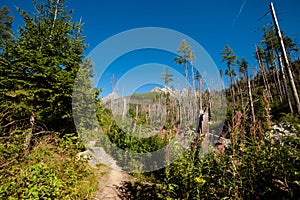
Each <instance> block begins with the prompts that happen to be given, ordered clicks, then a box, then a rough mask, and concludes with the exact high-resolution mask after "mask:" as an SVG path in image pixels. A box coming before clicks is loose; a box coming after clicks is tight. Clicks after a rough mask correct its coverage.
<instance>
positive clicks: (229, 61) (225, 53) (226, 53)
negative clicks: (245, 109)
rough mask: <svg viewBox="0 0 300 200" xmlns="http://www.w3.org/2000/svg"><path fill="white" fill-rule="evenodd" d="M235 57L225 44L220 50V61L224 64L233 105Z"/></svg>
mask: <svg viewBox="0 0 300 200" xmlns="http://www.w3.org/2000/svg"><path fill="white" fill-rule="evenodd" d="M236 60H237V56H236V55H235V54H234V52H233V50H232V49H231V47H230V46H229V45H228V44H227V45H226V46H225V48H224V49H223V50H222V61H225V62H226V71H225V74H226V75H227V76H228V78H229V84H230V86H229V87H230V91H231V98H232V102H233V103H234V104H235V90H234V85H233V83H234V78H235V76H236V72H235V70H234V66H236Z"/></svg>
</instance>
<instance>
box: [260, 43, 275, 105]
mask: <svg viewBox="0 0 300 200" xmlns="http://www.w3.org/2000/svg"><path fill="white" fill-rule="evenodd" d="M256 55H257V60H258V64H259V67H260V71H261V73H262V75H263V80H264V85H265V88H266V90H267V93H268V97H269V98H270V99H271V102H273V96H272V93H271V90H270V85H269V81H268V78H267V75H266V71H265V67H264V65H263V63H262V60H261V58H260V55H259V53H258V50H257V48H256Z"/></svg>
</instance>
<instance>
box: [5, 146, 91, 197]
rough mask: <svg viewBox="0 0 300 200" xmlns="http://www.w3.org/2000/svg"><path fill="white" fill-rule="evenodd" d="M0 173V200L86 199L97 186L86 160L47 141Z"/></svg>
mask: <svg viewBox="0 0 300 200" xmlns="http://www.w3.org/2000/svg"><path fill="white" fill-rule="evenodd" d="M69 151H70V149H69ZM1 153H2V149H1ZM0 174H1V175H0V176H1V184H0V198H1V199H86V198H87V197H90V196H91V195H92V192H93V191H94V190H95V189H96V186H97V180H96V173H95V172H94V171H93V170H92V169H91V168H89V167H88V165H87V163H85V162H82V161H79V160H77V158H75V157H70V156H68V154H66V152H63V151H62V149H59V148H57V147H54V146H52V145H47V144H44V145H41V146H37V147H36V148H35V149H33V151H32V152H31V153H30V154H29V155H28V156H27V157H26V158H23V159H22V160H19V161H18V162H16V164H15V165H11V166H8V167H6V168H4V169H1V170H0Z"/></svg>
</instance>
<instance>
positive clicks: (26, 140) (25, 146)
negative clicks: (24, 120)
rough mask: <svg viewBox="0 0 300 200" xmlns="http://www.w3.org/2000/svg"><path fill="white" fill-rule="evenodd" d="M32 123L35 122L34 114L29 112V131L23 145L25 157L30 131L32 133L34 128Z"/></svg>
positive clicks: (28, 147) (29, 140) (30, 135)
mask: <svg viewBox="0 0 300 200" xmlns="http://www.w3.org/2000/svg"><path fill="white" fill-rule="evenodd" d="M34 121H35V114H34V112H31V116H30V119H29V122H30V129H29V131H28V133H27V134H26V137H25V144H24V152H25V155H28V154H29V149H30V142H31V137H32V131H33V127H34Z"/></svg>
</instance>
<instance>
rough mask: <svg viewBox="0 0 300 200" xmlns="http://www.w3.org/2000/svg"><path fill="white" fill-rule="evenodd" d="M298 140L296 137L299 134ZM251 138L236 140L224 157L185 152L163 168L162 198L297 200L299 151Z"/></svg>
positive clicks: (298, 195) (299, 194) (299, 177)
mask: <svg viewBox="0 0 300 200" xmlns="http://www.w3.org/2000/svg"><path fill="white" fill-rule="evenodd" d="M298 137H299V134H298ZM298 137H293V138H289V139H287V140H290V139H293V142H294V143H293V144H294V145H292V146H291V145H282V144H280V143H277V142H275V143H274V142H272V141H270V140H264V141H261V140H256V139H255V137H254V136H250V137H249V138H246V139H242V138H239V139H238V140H237V141H236V143H235V144H234V145H231V146H230V147H229V149H228V151H227V153H225V154H221V153H216V152H210V153H208V154H206V155H202V156H198V155H197V154H196V153H195V152H187V153H186V154H185V155H183V156H182V157H181V158H180V159H179V160H177V161H176V162H174V163H172V164H171V165H170V166H169V167H167V168H166V169H165V176H164V178H162V179H160V180H161V181H162V183H163V188H164V192H162V194H161V195H160V197H162V198H163V199H297V198H299V197H300V193H299V191H300V185H299V179H300V171H299V169H300V168H299V166H300V160H299V155H300V151H299V148H298V145H299V144H300V140H299V138H298Z"/></svg>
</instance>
